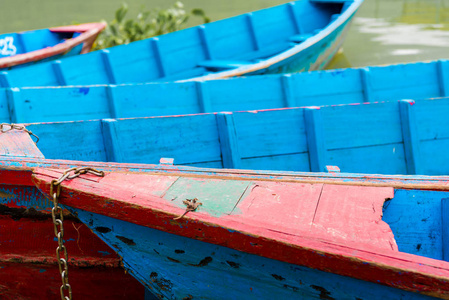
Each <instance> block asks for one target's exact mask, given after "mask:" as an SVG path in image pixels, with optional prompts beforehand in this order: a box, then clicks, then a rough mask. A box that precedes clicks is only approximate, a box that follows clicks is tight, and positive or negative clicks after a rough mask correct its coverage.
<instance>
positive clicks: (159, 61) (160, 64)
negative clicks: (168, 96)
mask: <svg viewBox="0 0 449 300" xmlns="http://www.w3.org/2000/svg"><path fill="white" fill-rule="evenodd" d="M150 41H151V46H152V50H153V52H154V57H155V59H156V65H157V68H158V69H159V73H160V77H165V76H167V71H166V70H165V65H164V61H163V58H162V53H161V49H160V47H161V46H160V40H159V38H157V37H155V38H152V39H151V40H150Z"/></svg>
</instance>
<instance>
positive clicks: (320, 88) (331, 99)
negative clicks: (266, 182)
mask: <svg viewBox="0 0 449 300" xmlns="http://www.w3.org/2000/svg"><path fill="white" fill-rule="evenodd" d="M446 96H449V62H448V61H446V60H439V61H433V62H419V63H410V64H400V65H389V66H376V67H368V68H361V69H341V70H328V71H313V72H303V73H297V74H283V75H266V76H249V77H240V78H230V79H223V80H211V81H199V82H176V83H173V82H170V83H147V84H123V85H102V86H72V87H39V88H33V87H31V88H27V87H24V88H6V89H1V90H0V122H6V123H11V122H12V123H27V122H54V121H71V120H87V119H103V118H132V117H147V116H161V115H181V114H196V113H209V112H219V111H239V110H253V109H272V108H281V107H300V106H310V105H313V106H322V105H333V104H350V103H369V102H377V101H393V100H401V99H415V100H419V99H426V98H438V97H446Z"/></svg>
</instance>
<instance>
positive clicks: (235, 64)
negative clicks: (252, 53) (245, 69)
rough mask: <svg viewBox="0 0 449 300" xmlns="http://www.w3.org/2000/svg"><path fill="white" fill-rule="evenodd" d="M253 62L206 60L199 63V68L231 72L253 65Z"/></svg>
mask: <svg viewBox="0 0 449 300" xmlns="http://www.w3.org/2000/svg"><path fill="white" fill-rule="evenodd" d="M251 64H252V62H249V61H240V60H220V59H214V60H205V61H202V62H200V63H198V66H199V67H203V68H206V69H214V70H229V69H235V68H239V67H242V66H246V65H251Z"/></svg>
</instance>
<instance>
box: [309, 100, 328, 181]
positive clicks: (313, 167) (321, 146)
mask: <svg viewBox="0 0 449 300" xmlns="http://www.w3.org/2000/svg"><path fill="white" fill-rule="evenodd" d="M304 122H305V124H306V135H307V145H308V147H309V160H310V171H312V172H325V171H326V144H325V136H324V131H323V127H322V126H323V119H322V116H321V110H320V108H319V107H310V108H306V109H305V110H304Z"/></svg>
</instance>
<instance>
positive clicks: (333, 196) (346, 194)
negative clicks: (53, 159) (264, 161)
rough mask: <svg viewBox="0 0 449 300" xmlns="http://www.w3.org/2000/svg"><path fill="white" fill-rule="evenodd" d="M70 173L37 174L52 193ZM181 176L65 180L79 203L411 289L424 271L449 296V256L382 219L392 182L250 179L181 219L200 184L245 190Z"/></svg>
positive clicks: (424, 287) (429, 283) (434, 290)
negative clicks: (430, 251) (409, 241)
mask: <svg viewBox="0 0 449 300" xmlns="http://www.w3.org/2000/svg"><path fill="white" fill-rule="evenodd" d="M60 174H61V172H60V171H57V170H48V169H36V170H35V175H33V178H34V181H35V183H36V184H37V186H38V187H39V189H41V190H42V191H44V193H45V192H46V193H48V184H49V182H50V181H51V180H52V179H54V178H57V177H59V175H60ZM124 178H126V179H124ZM122 179H123V181H122ZM181 179H183V178H177V177H166V176H161V175H143V174H139V175H135V174H132V173H116V174H114V173H111V174H108V175H106V177H104V178H99V177H95V176H91V175H87V176H83V178H77V179H76V180H72V181H67V182H64V183H63V186H64V187H63V190H64V191H66V192H65V193H64V192H63V193H62V195H61V197H62V200H61V201H62V203H64V204H65V205H67V206H70V207H73V208H76V209H82V210H86V211H90V212H92V213H96V214H104V215H107V216H109V217H113V218H116V219H121V220H124V221H126V222H130V223H134V224H138V225H142V226H147V227H151V228H154V229H159V230H163V231H165V232H168V233H174V234H176V235H181V236H184V237H188V238H193V239H198V240H201V241H205V242H208V243H212V244H216V245H220V246H225V247H230V248H232V249H236V250H239V251H243V252H246V253H251V254H256V255H259V256H263V257H267V258H270V259H275V260H279V261H283V262H287V263H291V264H296V265H302V266H307V267H310V268H313V269H318V270H323V271H331V272H333V273H336V274H339V275H344V276H350V277H354V278H358V279H361V280H364V281H369V282H375V283H381V284H384V285H389V286H393V287H395V288H399V289H403V290H406V291H414V292H417V288H416V281H417V280H418V281H419V282H420V287H419V288H418V292H419V293H422V294H428V295H432V296H435V297H442V298H449V287H448V285H447V281H448V278H449V264H448V263H447V262H443V261H438V260H434V259H429V258H425V257H419V256H415V255H410V254H406V253H401V252H397V246H396V244H395V241H394V239H393V235H392V233H391V230H390V229H389V227H388V225H386V224H385V223H384V222H383V221H381V215H382V204H383V201H384V200H385V198H392V197H393V190H392V189H389V188H373V187H348V186H344V187H343V186H334V185H324V186H323V185H320V184H317V185H303V184H299V185H298V184H292V183H279V182H278V183H276V182H266V181H262V182H260V181H256V180H255V181H253V182H251V183H252V187H251V185H249V186H248V185H247V186H246V187H245V185H242V186H241V187H240V195H239V196H237V195H234V196H229V197H230V198H227V201H226V203H228V205H227V206H226V205H224V206H223V205H220V206H219V207H221V211H218V212H217V210H216V209H215V210H214V209H211V210H210V211H209V210H208V207H209V205H210V206H211V207H213V201H211V200H210V199H216V196H215V197H208V196H207V195H202V196H203V199H201V198H198V199H199V200H200V201H201V202H203V205H202V206H201V207H200V209H199V210H198V211H197V212H190V213H188V214H187V215H186V216H185V217H184V218H182V219H180V220H178V221H174V220H173V218H174V217H175V216H177V215H180V214H182V213H183V211H184V209H183V207H182V205H181V201H182V200H184V198H187V197H193V196H194V195H195V191H199V192H202V193H205V191H207V190H209V189H210V190H213V191H217V187H216V186H215V185H214V183H215V184H218V186H221V187H222V189H223V192H222V197H226V196H227V195H228V194H227V193H226V191H227V190H233V191H235V190H236V188H235V187H234V188H233V189H230V188H229V187H227V185H228V181H221V182H220V181H217V180H205V179H194V180H193V182H196V184H193V183H192V182H191V183H190V184H185V182H181V183H180V184H182V186H183V187H185V189H187V190H184V191H183V192H180V193H171V192H170V191H171V190H172V189H173V190H176V189H177V187H176V182H177V181H178V180H181ZM234 180H236V179H234ZM118 181H121V182H123V183H122V184H117V182H118ZM231 182H235V181H231ZM155 183H157V184H156V186H155V185H154V184H155ZM247 184H248V183H247ZM250 187H251V188H250ZM206 194H207V192H206ZM69 195H70V196H69ZM177 195H180V196H181V197H182V198H181V199H179V198H178V197H176V196H177ZM314 195H315V196H314ZM357 195H359V196H357ZM166 197H168V198H166ZM208 199H209V200H208ZM232 199H234V200H233V201H232ZM304 199H307V202H304ZM208 203H211V204H208ZM226 207H228V208H226ZM275 208H276V209H275ZM287 208H289V209H288V214H287V215H286V214H285V213H286V211H287ZM310 215H312V218H311V219H310ZM286 219H288V220H290V222H285V220H286ZM365 222H366V223H365ZM273 228H276V229H275V230H274V229H273ZM368 228H369V229H368ZM125 260H126V258H125Z"/></svg>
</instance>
